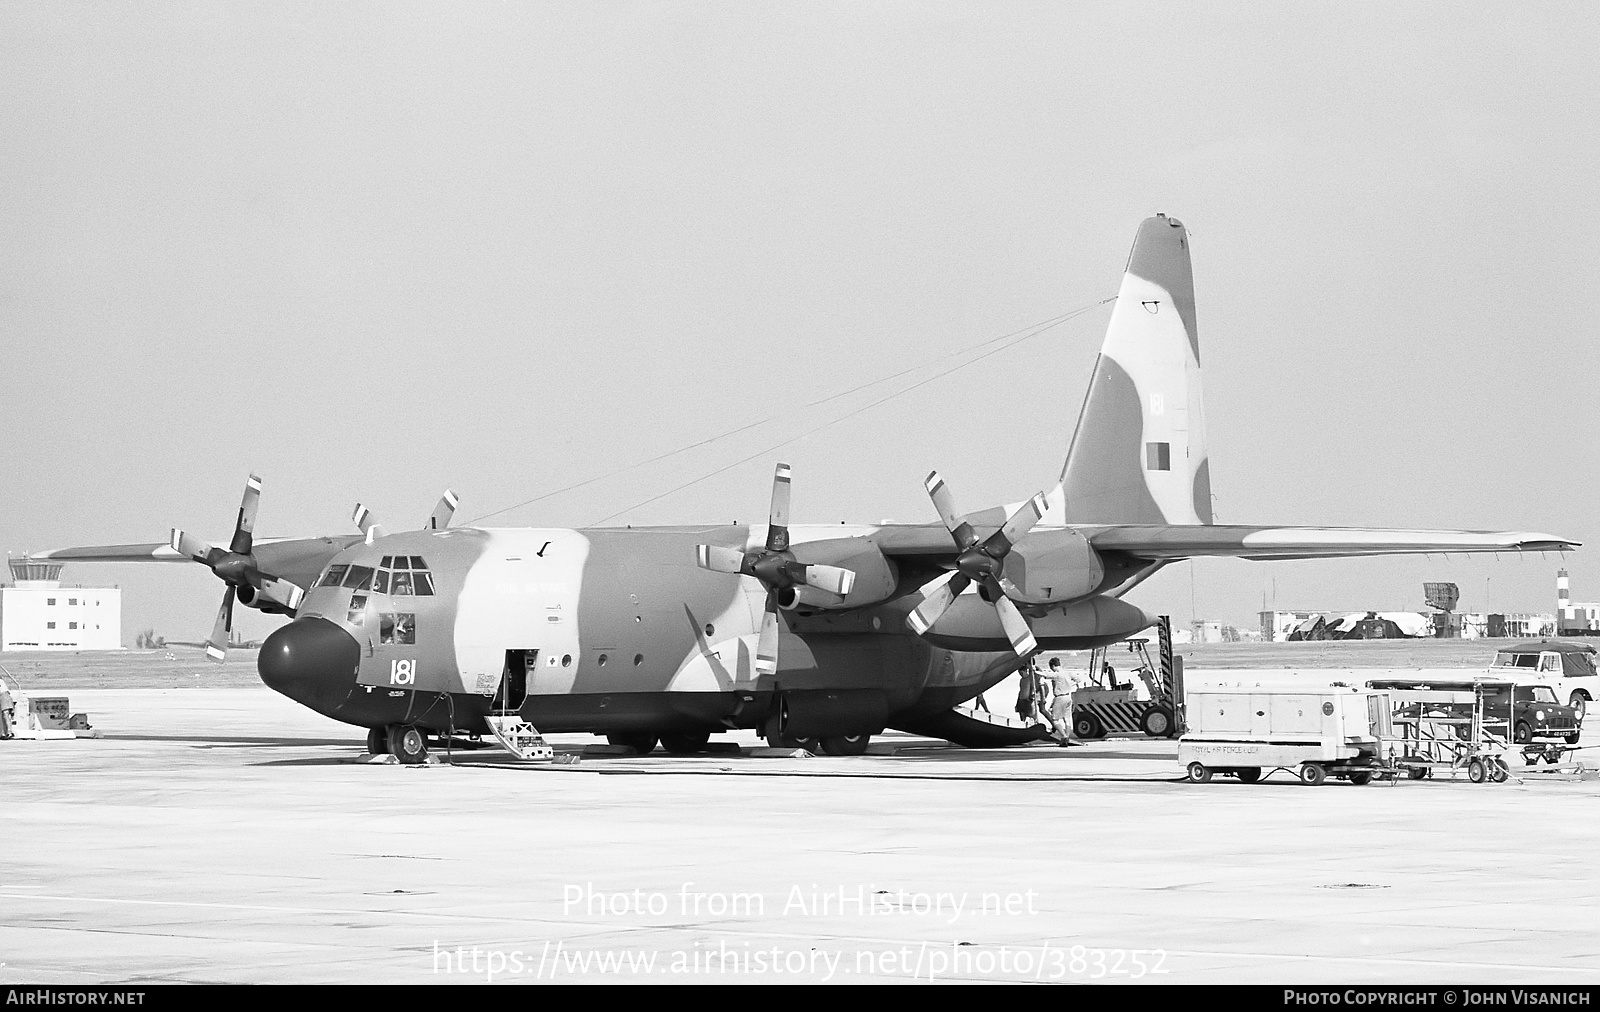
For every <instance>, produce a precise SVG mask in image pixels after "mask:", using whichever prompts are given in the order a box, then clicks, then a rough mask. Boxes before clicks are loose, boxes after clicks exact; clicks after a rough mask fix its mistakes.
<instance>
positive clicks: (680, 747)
mask: <svg viewBox="0 0 1600 1012" xmlns="http://www.w3.org/2000/svg"><path fill="white" fill-rule="evenodd" d="M710 741H711V734H710V732H702V733H700V734H664V735H662V736H661V747H662V748H664V749H666V750H667V751H668V752H671V753H672V754H673V755H695V754H696V753H699V752H704V751H705V750H706V744H707V743H708V742H710Z"/></svg>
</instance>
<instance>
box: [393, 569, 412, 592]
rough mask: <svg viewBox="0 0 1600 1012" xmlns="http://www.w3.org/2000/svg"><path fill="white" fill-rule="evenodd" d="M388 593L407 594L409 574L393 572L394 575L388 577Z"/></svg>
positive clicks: (409, 582) (409, 580)
mask: <svg viewBox="0 0 1600 1012" xmlns="http://www.w3.org/2000/svg"><path fill="white" fill-rule="evenodd" d="M389 593H391V594H405V595H408V596H409V595H410V594H411V574H410V573H396V574H394V576H392V577H391V578H390V579H389Z"/></svg>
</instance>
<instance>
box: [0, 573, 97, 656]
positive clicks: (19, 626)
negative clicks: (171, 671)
mask: <svg viewBox="0 0 1600 1012" xmlns="http://www.w3.org/2000/svg"><path fill="white" fill-rule="evenodd" d="M8 561H9V562H10V565H11V580H12V582H11V583H10V584H6V585H0V651H16V650H121V649H122V591H121V590H120V589H118V588H116V587H69V586H62V584H61V564H60V563H50V562H30V561H28V560H26V559H11V560H8Z"/></svg>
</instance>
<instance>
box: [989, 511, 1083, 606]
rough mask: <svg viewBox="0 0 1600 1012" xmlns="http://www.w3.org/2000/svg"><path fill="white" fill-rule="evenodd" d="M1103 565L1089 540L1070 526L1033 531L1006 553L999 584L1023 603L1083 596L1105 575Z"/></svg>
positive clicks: (1013, 597)
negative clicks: (1056, 529) (1053, 529)
mask: <svg viewBox="0 0 1600 1012" xmlns="http://www.w3.org/2000/svg"><path fill="white" fill-rule="evenodd" d="M1105 575H1106V570H1105V566H1104V565H1103V564H1101V562H1100V556H1099V555H1098V554H1096V553H1095V550H1094V549H1093V548H1092V547H1091V546H1090V545H1089V539H1088V538H1085V537H1084V536H1083V535H1082V534H1079V533H1078V532H1077V531H1075V530H1073V529H1072V528H1070V527H1069V528H1065V529H1063V530H1059V531H1035V532H1033V533H1031V534H1028V535H1027V536H1025V537H1024V538H1023V539H1022V540H1021V541H1019V542H1018V543H1017V544H1016V546H1015V547H1013V548H1012V549H1011V552H1010V554H1008V555H1007V556H1006V559H1005V567H1004V568H1003V569H1002V570H1001V573H1000V586H1001V588H1002V589H1004V590H1005V592H1006V596H1007V597H1009V598H1011V599H1012V600H1013V601H1018V602H1022V603H1024V604H1054V603H1056V602H1058V601H1075V600H1077V599H1078V598H1080V597H1087V596H1088V595H1090V594H1092V593H1094V592H1095V589H1096V588H1098V587H1099V586H1100V581H1101V580H1102V579H1104V578H1105Z"/></svg>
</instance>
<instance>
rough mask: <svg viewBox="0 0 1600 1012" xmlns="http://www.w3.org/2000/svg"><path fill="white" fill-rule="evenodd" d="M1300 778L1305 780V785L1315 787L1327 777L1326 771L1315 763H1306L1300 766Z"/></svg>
mask: <svg viewBox="0 0 1600 1012" xmlns="http://www.w3.org/2000/svg"><path fill="white" fill-rule="evenodd" d="M1300 779H1301V780H1303V781H1305V783H1306V785H1307V786H1310V787H1316V786H1317V785H1319V784H1321V783H1322V782H1323V781H1324V780H1326V779H1328V771H1327V770H1325V769H1323V768H1322V767H1321V766H1318V765H1317V764H1316V763H1306V764H1305V765H1304V766H1302V767H1300Z"/></svg>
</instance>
